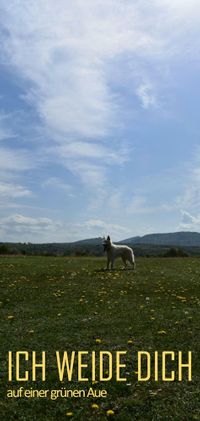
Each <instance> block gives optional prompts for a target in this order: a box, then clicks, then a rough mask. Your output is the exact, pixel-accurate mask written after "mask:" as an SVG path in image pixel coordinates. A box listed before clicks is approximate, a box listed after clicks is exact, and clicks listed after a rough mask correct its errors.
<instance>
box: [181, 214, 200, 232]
mask: <svg viewBox="0 0 200 421" xmlns="http://www.w3.org/2000/svg"><path fill="white" fill-rule="evenodd" d="M178 229H179V230H189V231H200V213H199V214H198V215H196V216H194V215H191V214H190V213H189V212H186V211H185V210H182V211H181V221H180V224H179V226H178Z"/></svg>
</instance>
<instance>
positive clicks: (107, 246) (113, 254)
mask: <svg viewBox="0 0 200 421" xmlns="http://www.w3.org/2000/svg"><path fill="white" fill-rule="evenodd" d="M103 247H104V251H106V253H107V269H109V265H110V263H111V269H113V264H114V260H115V259H116V258H117V257H121V258H122V260H123V263H124V266H125V267H126V261H128V262H130V263H131V264H132V266H133V269H135V258H134V254H133V250H132V249H131V248H130V247H128V246H124V245H116V244H113V243H112V241H111V239H110V237H109V235H108V237H107V239H104V240H103Z"/></svg>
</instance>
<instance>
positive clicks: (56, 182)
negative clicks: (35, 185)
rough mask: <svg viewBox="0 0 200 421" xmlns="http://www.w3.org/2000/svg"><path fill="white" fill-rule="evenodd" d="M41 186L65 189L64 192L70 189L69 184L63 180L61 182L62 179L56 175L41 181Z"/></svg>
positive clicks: (69, 191) (68, 191)
mask: <svg viewBox="0 0 200 421" xmlns="http://www.w3.org/2000/svg"><path fill="white" fill-rule="evenodd" d="M41 186H42V188H53V189H56V190H57V189H61V190H63V191H65V192H66V193H68V194H69V193H70V194H71V191H72V186H71V185H70V184H67V183H65V182H63V180H61V179H60V178H58V177H49V178H47V179H46V180H44V181H43V183H42V184H41Z"/></svg>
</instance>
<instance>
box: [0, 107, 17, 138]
mask: <svg viewBox="0 0 200 421" xmlns="http://www.w3.org/2000/svg"><path fill="white" fill-rule="evenodd" d="M10 120H11V118H10V115H6V114H5V113H4V112H2V111H0V141H3V140H8V139H10V138H13V137H15V135H14V132H13V131H12V129H11V127H10V125H11V121H10Z"/></svg>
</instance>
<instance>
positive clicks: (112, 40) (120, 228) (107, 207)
mask: <svg viewBox="0 0 200 421" xmlns="http://www.w3.org/2000/svg"><path fill="white" fill-rule="evenodd" d="M0 44H1V48H0V241H16V242H29V241H30V242H35V243H42V242H55V241H56V242H67V241H76V240H79V239H83V238H92V237H101V236H104V235H108V234H109V235H111V237H112V239H113V240H115V241H119V240H120V239H124V238H129V237H132V236H136V235H144V234H149V233H158V232H159V233H161V232H175V231H200V132H199V121H200V116H199V109H200V76H199V75H200V2H199V0H190V1H188V0H151V1H149V0H123V1H122V0H84V1H82V0H73V2H71V1H69V0H57V1H56V2H55V1H54V0H9V2H8V1H7V0H1V5H0Z"/></svg>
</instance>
